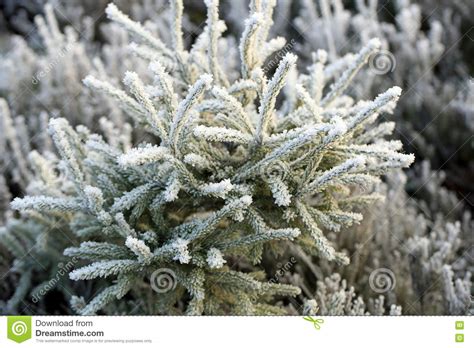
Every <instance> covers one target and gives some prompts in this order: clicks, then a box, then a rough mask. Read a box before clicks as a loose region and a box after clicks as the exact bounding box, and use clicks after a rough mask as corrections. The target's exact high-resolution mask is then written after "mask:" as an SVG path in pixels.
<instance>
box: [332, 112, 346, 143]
mask: <svg viewBox="0 0 474 348" xmlns="http://www.w3.org/2000/svg"><path fill="white" fill-rule="evenodd" d="M331 124H332V126H333V127H332V128H331V129H330V130H329V132H328V137H329V138H333V137H336V136H341V135H342V134H344V133H345V132H347V124H346V122H344V120H343V119H342V118H341V117H340V116H336V117H334V118H333V119H332V122H331Z"/></svg>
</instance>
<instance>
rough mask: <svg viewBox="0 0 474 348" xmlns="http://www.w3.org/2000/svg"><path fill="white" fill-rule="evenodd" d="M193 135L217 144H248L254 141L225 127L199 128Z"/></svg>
mask: <svg viewBox="0 0 474 348" xmlns="http://www.w3.org/2000/svg"><path fill="white" fill-rule="evenodd" d="M193 133H194V135H195V136H196V137H198V138H203V139H206V140H209V141H217V142H230V143H237V144H248V143H249V142H250V141H251V140H252V137H251V136H249V135H247V134H245V133H242V132H240V131H238V130H235V129H229V128H224V127H206V126H197V127H196V128H194V132H193Z"/></svg>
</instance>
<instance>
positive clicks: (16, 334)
mask: <svg viewBox="0 0 474 348" xmlns="http://www.w3.org/2000/svg"><path fill="white" fill-rule="evenodd" d="M7 337H8V338H9V339H10V340H12V341H15V342H17V343H21V342H25V341H26V340H29V339H30V338H31V317H27V316H18V317H8V318H7Z"/></svg>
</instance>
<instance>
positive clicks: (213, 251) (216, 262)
mask: <svg viewBox="0 0 474 348" xmlns="http://www.w3.org/2000/svg"><path fill="white" fill-rule="evenodd" d="M206 261H207V264H208V265H209V267H210V268H221V267H222V266H224V264H225V263H226V260H224V257H223V256H222V253H221V251H220V250H219V249H217V248H210V249H209V251H208V252H207V259H206Z"/></svg>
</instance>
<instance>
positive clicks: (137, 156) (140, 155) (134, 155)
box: [118, 144, 169, 167]
mask: <svg viewBox="0 0 474 348" xmlns="http://www.w3.org/2000/svg"><path fill="white" fill-rule="evenodd" d="M167 155H169V151H168V149H167V148H165V147H163V146H157V145H151V144H147V145H146V146H144V147H137V148H134V149H131V150H130V151H128V152H127V153H125V154H123V155H121V156H120V157H119V158H118V163H119V165H121V166H123V167H128V166H133V165H142V164H147V163H152V162H157V161H160V160H162V159H163V158H165V157H166V156H167Z"/></svg>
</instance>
